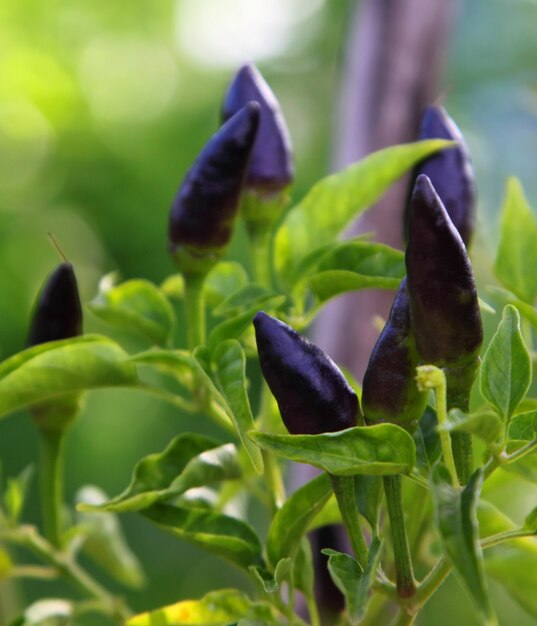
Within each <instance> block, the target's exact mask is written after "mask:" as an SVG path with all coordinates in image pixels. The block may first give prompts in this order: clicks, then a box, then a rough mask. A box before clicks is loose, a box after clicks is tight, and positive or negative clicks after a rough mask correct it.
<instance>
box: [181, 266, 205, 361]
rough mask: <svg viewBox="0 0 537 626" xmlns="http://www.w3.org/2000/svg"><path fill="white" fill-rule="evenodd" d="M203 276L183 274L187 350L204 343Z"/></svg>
mask: <svg viewBox="0 0 537 626" xmlns="http://www.w3.org/2000/svg"><path fill="white" fill-rule="evenodd" d="M205 276H206V275H205V274H185V276H184V279H185V295H184V303H185V317H186V334H187V345H188V349H189V350H193V349H194V348H196V347H197V346H201V345H203V344H204V343H205V333H206V320H205V300H204V297H203V283H204V282H205Z"/></svg>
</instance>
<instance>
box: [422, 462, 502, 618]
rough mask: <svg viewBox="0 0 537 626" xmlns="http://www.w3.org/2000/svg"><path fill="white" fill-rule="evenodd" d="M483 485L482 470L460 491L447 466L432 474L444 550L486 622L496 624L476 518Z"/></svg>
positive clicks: (440, 467) (439, 466) (436, 515)
mask: <svg viewBox="0 0 537 626" xmlns="http://www.w3.org/2000/svg"><path fill="white" fill-rule="evenodd" d="M482 482H483V471H482V470H481V469H479V470H477V471H476V472H475V473H474V474H473V475H472V477H471V478H470V480H469V481H468V484H467V485H466V487H464V489H463V490H462V491H459V490H458V489H454V488H453V485H452V484H451V477H450V475H449V472H448V471H447V469H446V468H445V467H444V466H443V465H440V464H438V465H437V466H436V467H435V468H434V470H433V473H432V488H433V492H432V493H433V502H434V507H435V519H436V525H437V527H438V530H439V532H440V536H441V538H442V542H443V544H444V548H445V550H446V552H447V554H448V556H449V558H450V559H451V562H452V563H453V566H454V568H455V570H456V571H457V573H458V574H459V576H460V578H461V579H462V581H463V582H464V585H465V587H466V589H467V590H468V592H469V593H470V597H471V598H472V600H473V601H474V606H475V608H476V611H477V613H478V615H479V616H480V618H481V620H482V623H483V624H486V625H493V624H497V620H496V617H495V615H494V611H493V609H492V606H491V604H490V600H489V597H488V591H487V585H486V581H485V575H484V571H483V554H482V551H481V547H480V545H479V528H478V523H477V516H476V509H477V502H478V499H479V493H480V491H481V485H482Z"/></svg>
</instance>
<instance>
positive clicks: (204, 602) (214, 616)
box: [126, 589, 251, 626]
mask: <svg viewBox="0 0 537 626" xmlns="http://www.w3.org/2000/svg"><path fill="white" fill-rule="evenodd" d="M250 604H251V603H250V600H249V599H248V597H247V596H246V595H245V594H244V593H243V592H242V591H238V590H236V589H221V590H219V591H212V592H210V593H208V594H207V595H206V596H204V597H203V598H202V599H201V600H183V601H182V602H177V603H176V604H171V605H169V606H165V607H162V608H160V609H156V610H155V611H150V612H149V613H141V614H140V615H135V616H134V617H131V618H130V619H129V620H128V621H127V624H126V626H228V625H231V624H235V623H236V622H237V621H238V620H240V619H241V618H242V617H245V616H246V615H247V614H248V611H249V609H250Z"/></svg>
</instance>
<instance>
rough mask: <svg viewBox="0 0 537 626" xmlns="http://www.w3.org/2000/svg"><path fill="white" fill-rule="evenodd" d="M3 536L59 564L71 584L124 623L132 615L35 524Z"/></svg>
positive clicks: (50, 561) (49, 561)
mask: <svg viewBox="0 0 537 626" xmlns="http://www.w3.org/2000/svg"><path fill="white" fill-rule="evenodd" d="M2 538H3V539H5V540H6V541H9V542H11V543H14V544H18V545H21V546H24V547H25V548H27V549H28V550H30V551H31V552H33V553H34V554H36V555H37V556H38V557H39V558H40V559H41V560H42V561H44V562H45V563H48V564H49V565H52V566H53V567H55V568H57V569H58V571H59V572H60V573H61V574H62V575H63V576H65V578H67V579H68V580H69V581H70V582H71V583H72V584H74V585H75V586H76V587H78V589H80V590H81V591H82V592H83V593H85V594H86V595H87V596H89V597H90V598H93V599H95V600H97V601H98V602H99V603H100V604H101V605H102V606H103V608H104V609H106V612H107V614H108V615H110V616H112V617H113V618H115V619H116V620H117V621H118V622H120V623H123V622H124V620H125V619H126V618H127V617H128V616H129V615H130V613H131V612H130V610H129V609H128V608H127V607H126V606H124V604H123V603H122V602H121V601H120V599H119V598H116V597H114V596H112V595H110V594H109V593H108V591H107V590H106V589H105V588H104V587H102V586H101V585H100V584H99V583H98V582H97V581H96V580H94V579H93V578H92V577H91V576H90V575H89V574H88V573H87V572H86V571H85V570H83V569H82V568H81V567H80V565H78V563H76V561H74V559H73V558H72V556H71V555H69V554H65V553H63V552H60V551H59V550H57V549H56V547H55V546H54V545H53V544H52V543H50V542H48V541H47V540H46V539H44V538H43V537H41V535H40V534H39V533H38V532H37V530H36V529H35V528H34V527H33V526H19V527H18V528H16V529H13V530H11V531H8V532H7V533H5V535H3V536H2Z"/></svg>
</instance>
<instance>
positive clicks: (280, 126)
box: [222, 64, 293, 194]
mask: <svg viewBox="0 0 537 626" xmlns="http://www.w3.org/2000/svg"><path fill="white" fill-rule="evenodd" d="M252 100H254V101H255V102H258V103H259V105H260V107H261V108H260V118H259V130H258V133H257V137H256V140H255V143H254V147H253V150H252V159H251V161H250V166H249V168H248V173H247V175H246V186H247V187H248V188H251V189H254V190H255V191H258V192H259V193H261V194H264V193H269V194H272V193H275V192H278V191H280V190H282V189H284V188H285V187H287V186H288V185H289V183H290V182H291V181H292V179H293V158H292V153H291V140H290V137H289V131H288V129H287V125H286V123H285V119H284V117H283V114H282V111H281V108H280V104H279V102H278V100H277V99H276V96H275V95H274V93H273V92H272V90H271V88H270V87H269V85H268V84H267V82H266V81H265V79H264V78H263V76H262V75H261V73H260V72H259V70H258V69H257V68H256V67H255V65H252V64H247V65H244V66H243V67H241V68H240V70H239V71H238V72H237V74H236V75H235V77H234V78H233V80H232V81H231V83H230V85H229V87H228V90H227V92H226V95H225V97H224V102H223V105H222V119H223V120H227V119H229V118H230V117H231V116H232V115H234V114H235V113H236V112H237V111H238V110H239V109H240V108H241V107H243V106H244V105H245V104H246V103H247V102H249V101H252Z"/></svg>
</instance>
